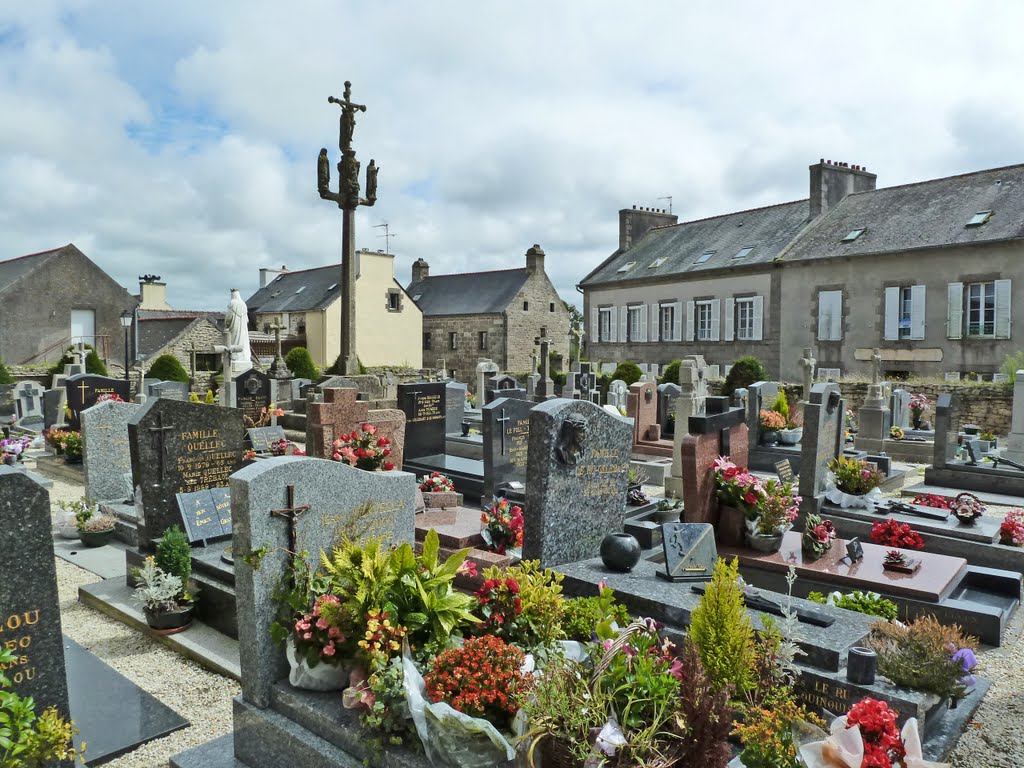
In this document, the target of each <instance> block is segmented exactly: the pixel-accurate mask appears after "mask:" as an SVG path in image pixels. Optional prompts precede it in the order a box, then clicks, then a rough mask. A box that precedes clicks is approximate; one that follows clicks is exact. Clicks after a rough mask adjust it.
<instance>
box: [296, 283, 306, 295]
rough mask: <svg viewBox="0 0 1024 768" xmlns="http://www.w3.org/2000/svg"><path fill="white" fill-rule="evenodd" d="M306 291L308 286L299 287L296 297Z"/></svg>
mask: <svg viewBox="0 0 1024 768" xmlns="http://www.w3.org/2000/svg"><path fill="white" fill-rule="evenodd" d="M304 290H306V286H304V285H300V286H299V290H297V291H296V292H295V295H296V296H298V295H299V294H300V293H302V292H303V291H304Z"/></svg>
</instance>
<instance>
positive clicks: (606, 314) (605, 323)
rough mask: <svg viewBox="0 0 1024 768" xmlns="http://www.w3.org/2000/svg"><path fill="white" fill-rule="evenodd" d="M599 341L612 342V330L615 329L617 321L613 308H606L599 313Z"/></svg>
mask: <svg viewBox="0 0 1024 768" xmlns="http://www.w3.org/2000/svg"><path fill="white" fill-rule="evenodd" d="M597 318H598V320H597V339H598V341H611V340H612V330H613V329H614V328H615V321H614V319H613V318H612V308H611V307H605V308H604V309H601V310H598V313H597Z"/></svg>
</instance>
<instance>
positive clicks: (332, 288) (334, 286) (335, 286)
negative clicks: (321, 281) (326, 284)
mask: <svg viewBox="0 0 1024 768" xmlns="http://www.w3.org/2000/svg"><path fill="white" fill-rule="evenodd" d="M337 287H338V284H337V283H331V287H330V288H328V289H327V290H328V291H333V290H334V289H335V288H337Z"/></svg>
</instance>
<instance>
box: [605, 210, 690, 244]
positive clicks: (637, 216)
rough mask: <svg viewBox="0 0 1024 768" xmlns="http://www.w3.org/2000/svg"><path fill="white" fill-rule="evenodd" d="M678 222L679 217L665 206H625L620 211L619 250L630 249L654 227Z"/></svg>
mask: <svg viewBox="0 0 1024 768" xmlns="http://www.w3.org/2000/svg"><path fill="white" fill-rule="evenodd" d="M678 223H679V217H678V216H675V215H673V214H671V213H669V212H668V211H666V210H664V209H663V208H637V207H636V206H635V205H634V206H633V207H632V208H623V209H622V210H621V211H619V250H620V251H628V250H629V249H630V248H632V247H633V246H634V245H635V244H636V243H638V242H640V238H642V237H643V236H644V235H646V234H647V233H648V232H649V231H650V230H651V229H653V228H654V227H664V226H668V225H671V224H678Z"/></svg>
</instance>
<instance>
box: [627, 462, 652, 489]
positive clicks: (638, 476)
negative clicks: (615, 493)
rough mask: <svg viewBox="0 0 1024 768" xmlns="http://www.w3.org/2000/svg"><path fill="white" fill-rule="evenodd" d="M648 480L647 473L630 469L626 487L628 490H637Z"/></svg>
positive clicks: (634, 468)
mask: <svg viewBox="0 0 1024 768" xmlns="http://www.w3.org/2000/svg"><path fill="white" fill-rule="evenodd" d="M649 479H650V478H649V477H648V476H647V473H646V472H644V471H643V470H642V469H637V468H636V467H630V468H629V472H628V474H627V479H626V487H627V489H628V490H632V489H633V488H637V489H639V488H640V486H641V485H643V484H644V483H646V482H647V481H648V480H649Z"/></svg>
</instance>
